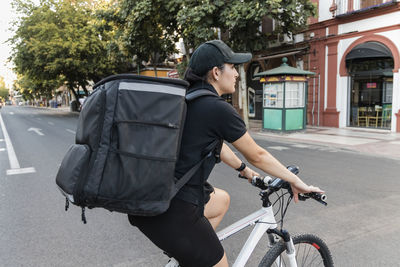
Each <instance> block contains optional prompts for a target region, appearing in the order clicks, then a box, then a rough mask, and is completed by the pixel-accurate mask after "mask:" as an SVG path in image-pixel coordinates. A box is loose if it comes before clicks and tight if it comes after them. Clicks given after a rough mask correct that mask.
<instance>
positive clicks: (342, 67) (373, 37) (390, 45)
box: [339, 34, 400, 76]
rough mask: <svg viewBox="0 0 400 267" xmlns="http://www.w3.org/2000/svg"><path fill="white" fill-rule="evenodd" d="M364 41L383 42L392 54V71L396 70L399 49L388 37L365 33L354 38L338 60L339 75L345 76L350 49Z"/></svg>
mask: <svg viewBox="0 0 400 267" xmlns="http://www.w3.org/2000/svg"><path fill="white" fill-rule="evenodd" d="M365 42H379V43H381V44H384V45H385V46H386V47H387V48H389V49H390V51H391V52H392V55H393V61H394V70H393V72H398V70H399V68H400V62H399V61H400V54H399V50H397V47H396V45H395V44H394V43H393V42H392V41H391V40H390V39H388V38H386V37H384V36H382V35H377V34H371V35H367V36H364V37H361V38H359V39H357V40H355V41H354V42H353V43H352V44H351V45H350V46H349V47H348V48H347V49H346V51H345V52H344V54H343V56H342V58H341V60H340V67H339V74H340V76H347V75H348V74H347V70H346V56H347V54H348V53H350V51H351V50H352V49H353V48H354V47H356V46H357V45H359V44H362V43H365Z"/></svg>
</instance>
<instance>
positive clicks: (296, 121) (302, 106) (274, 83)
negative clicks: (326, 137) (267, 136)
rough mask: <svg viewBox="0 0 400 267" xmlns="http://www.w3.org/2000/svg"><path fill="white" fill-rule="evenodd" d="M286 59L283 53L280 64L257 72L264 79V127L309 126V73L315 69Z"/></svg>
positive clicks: (284, 128) (271, 129) (294, 129)
mask: <svg viewBox="0 0 400 267" xmlns="http://www.w3.org/2000/svg"><path fill="white" fill-rule="evenodd" d="M287 61H288V59H287V58H286V57H284V58H282V62H283V63H282V65H281V66H280V67H278V68H275V69H271V70H268V71H264V72H260V73H258V74H256V76H260V77H261V79H260V82H262V83H263V118H262V129H263V130H267V131H282V132H288V131H300V130H304V129H305V128H306V97H307V84H308V82H307V76H308V75H315V73H314V72H311V71H304V70H301V69H297V68H293V67H290V66H288V64H287Z"/></svg>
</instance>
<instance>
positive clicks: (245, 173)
mask: <svg viewBox="0 0 400 267" xmlns="http://www.w3.org/2000/svg"><path fill="white" fill-rule="evenodd" d="M240 175H242V176H244V177H246V178H247V180H248V181H249V183H251V180H252V178H253V176H260V174H259V173H258V172H255V171H253V170H252V169H250V168H249V167H247V166H246V168H244V170H243V171H241V172H240Z"/></svg>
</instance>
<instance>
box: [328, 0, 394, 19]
mask: <svg viewBox="0 0 400 267" xmlns="http://www.w3.org/2000/svg"><path fill="white" fill-rule="evenodd" d="M393 2H397V1H396V0H353V1H352V6H349V0H336V14H335V15H336V16H340V15H345V14H348V13H353V12H361V11H364V10H369V9H372V8H377V7H382V6H387V5H389V4H391V3H393ZM350 4H351V2H350Z"/></svg>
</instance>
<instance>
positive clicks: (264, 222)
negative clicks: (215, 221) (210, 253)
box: [217, 206, 277, 267]
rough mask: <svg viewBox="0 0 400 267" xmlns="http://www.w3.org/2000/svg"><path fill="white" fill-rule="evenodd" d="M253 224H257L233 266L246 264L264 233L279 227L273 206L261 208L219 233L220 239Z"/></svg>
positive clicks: (237, 266)
mask: <svg viewBox="0 0 400 267" xmlns="http://www.w3.org/2000/svg"><path fill="white" fill-rule="evenodd" d="M253 224H255V227H254V229H253V231H252V232H251V234H250V236H249V237H248V238H247V241H246V243H245V244H244V246H243V248H242V250H241V251H240V253H239V256H238V257H237V258H236V261H235V263H234V264H233V267H239V266H244V265H245V264H246V262H247V260H248V259H249V257H250V255H251V253H253V250H254V248H255V247H256V245H257V244H258V242H259V241H260V239H261V237H262V236H263V234H264V233H265V232H266V231H267V230H268V229H274V228H276V227H277V225H276V220H275V217H274V212H273V210H272V206H270V207H267V208H261V209H260V210H258V211H256V212H254V213H252V214H250V215H248V216H246V217H245V218H243V219H241V220H239V221H237V222H236V223H234V224H232V225H230V226H228V227H226V228H225V229H223V230H221V231H219V232H218V233H217V235H218V238H219V240H221V241H222V240H224V239H226V238H228V237H230V236H231V235H233V234H235V233H237V232H239V231H240V230H243V229H244V228H246V227H247V226H250V225H253Z"/></svg>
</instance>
